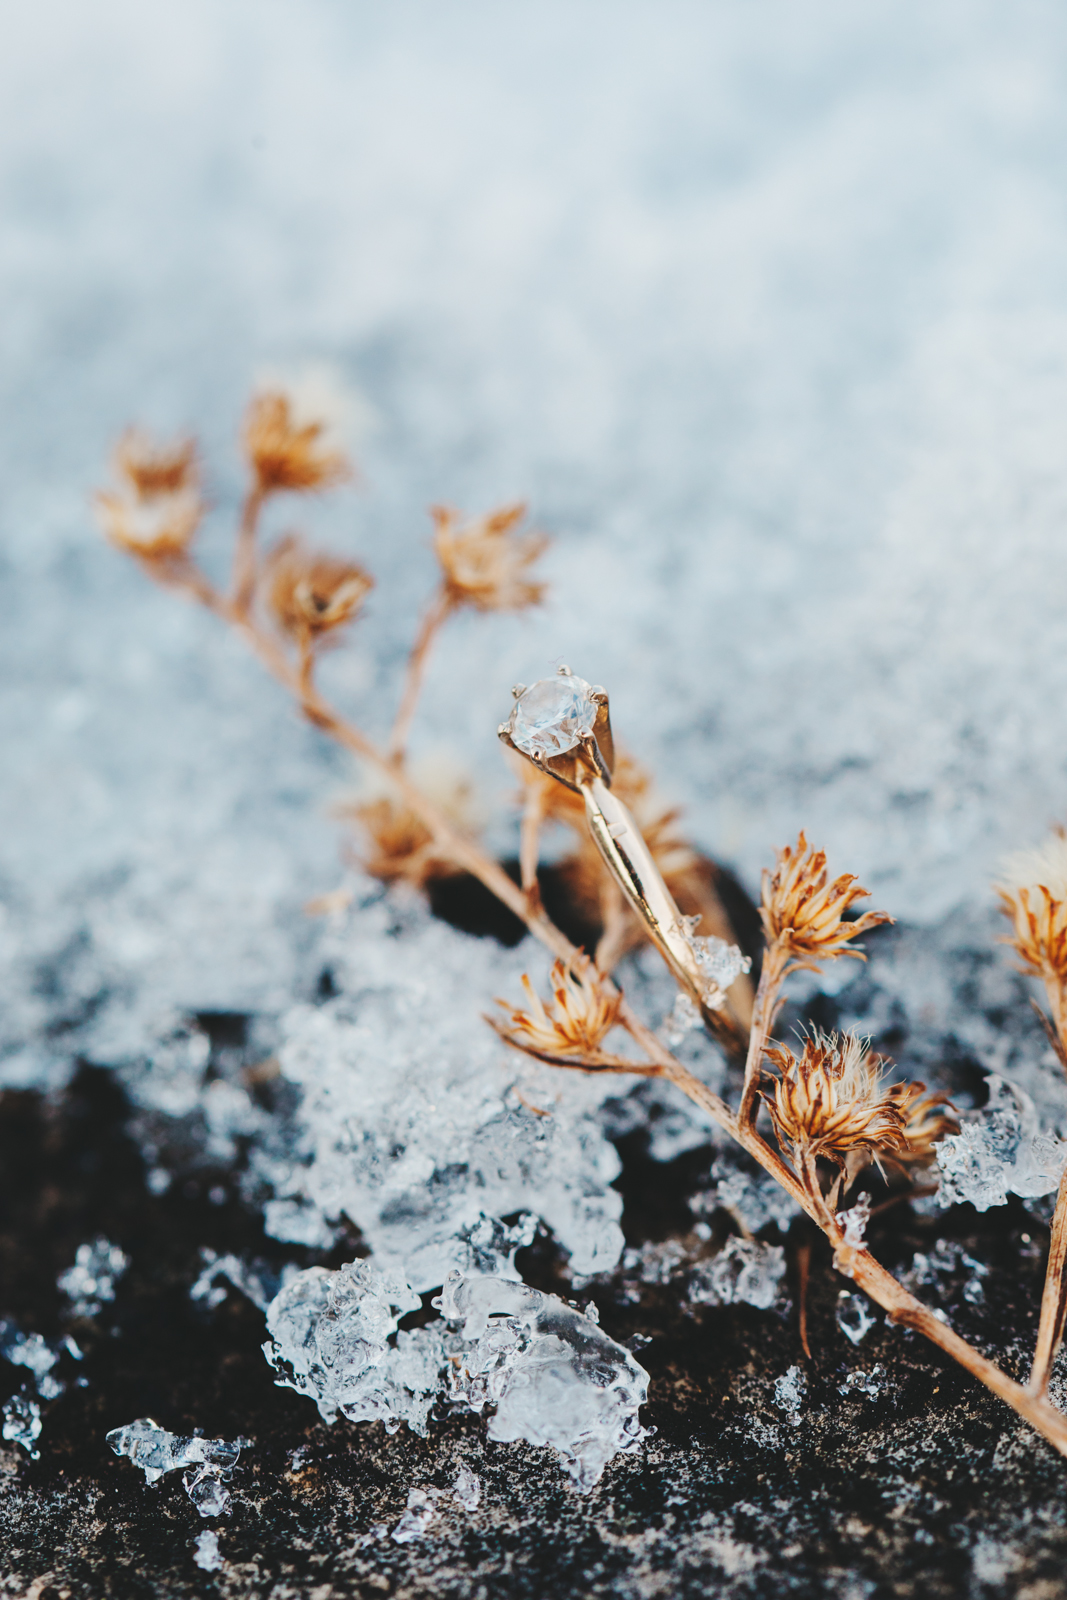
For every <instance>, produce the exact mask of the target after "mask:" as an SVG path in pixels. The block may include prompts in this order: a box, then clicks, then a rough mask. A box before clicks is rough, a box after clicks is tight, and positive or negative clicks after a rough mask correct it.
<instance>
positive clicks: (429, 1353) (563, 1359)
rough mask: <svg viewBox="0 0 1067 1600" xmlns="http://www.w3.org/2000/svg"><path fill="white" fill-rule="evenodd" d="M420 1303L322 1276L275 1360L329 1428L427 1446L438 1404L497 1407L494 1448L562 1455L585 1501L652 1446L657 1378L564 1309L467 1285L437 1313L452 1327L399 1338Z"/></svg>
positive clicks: (303, 1280) (300, 1290)
mask: <svg viewBox="0 0 1067 1600" xmlns="http://www.w3.org/2000/svg"><path fill="white" fill-rule="evenodd" d="M419 1303H420V1302H419V1297H418V1295H416V1294H415V1293H414V1291H413V1290H412V1289H411V1288H410V1287H409V1286H408V1285H407V1284H405V1283H403V1282H402V1281H401V1280H399V1279H398V1278H396V1277H393V1276H389V1275H386V1274H384V1273H382V1272H381V1271H379V1270H378V1269H377V1268H376V1267H374V1266H372V1265H371V1264H370V1263H369V1262H365V1261H358V1262H355V1263H353V1264H351V1265H349V1266H345V1267H342V1268H341V1269H340V1270H339V1271H337V1272H329V1271H327V1270H326V1269H325V1268H322V1267H311V1268H309V1269H308V1270H307V1271H306V1272H302V1273H301V1274H300V1276H299V1277H298V1278H295V1279H294V1280H293V1282H292V1283H290V1284H289V1285H288V1286H287V1287H286V1288H285V1289H283V1290H282V1291H281V1293H280V1294H279V1295H278V1297H277V1299H276V1300H275V1301H274V1302H273V1303H272V1305H271V1306H270V1309H269V1311H268V1313H267V1327H268V1329H269V1331H270V1333H271V1335H272V1338H271V1341H269V1342H268V1343H267V1344H266V1345H265V1346H264V1351H265V1353H266V1355H267V1358H268V1360H269V1361H270V1362H271V1364H272V1365H273V1366H274V1367H275V1368H276V1369H277V1370H278V1371H280V1372H281V1374H282V1376H281V1377H280V1378H279V1380H278V1381H279V1382H280V1383H283V1384H286V1385H288V1386H289V1387H291V1388H294V1389H297V1390H298V1391H299V1392H300V1393H302V1394H306V1395H308V1396H309V1398H311V1399H313V1400H315V1402H316V1403H317V1405H318V1407H319V1410H320V1412H321V1414H322V1416H323V1417H324V1418H325V1419H326V1420H327V1421H332V1420H333V1419H334V1418H335V1417H336V1416H337V1414H338V1412H341V1413H342V1414H343V1415H345V1416H346V1417H349V1418H350V1419H351V1420H353V1421H371V1420H375V1419H377V1420H380V1421H382V1422H384V1424H385V1426H386V1428H387V1429H390V1430H391V1431H392V1430H395V1429H396V1428H398V1427H399V1426H400V1424H401V1423H402V1422H403V1423H406V1424H407V1426H408V1427H409V1428H411V1429H412V1430H413V1431H415V1432H416V1433H422V1434H425V1432H426V1425H427V1419H428V1417H429V1414H430V1411H431V1410H432V1408H433V1407H434V1406H435V1405H436V1404H439V1403H440V1404H443V1405H447V1406H449V1407H451V1408H453V1409H461V1410H469V1411H475V1412H480V1411H482V1410H484V1409H485V1408H486V1407H487V1406H491V1407H493V1408H494V1412H493V1415H492V1417H491V1419H490V1422H489V1428H488V1433H489V1437H490V1438H491V1439H499V1440H514V1439H525V1440H526V1441H527V1442H528V1443H530V1444H535V1445H547V1446H549V1447H551V1448H552V1449H554V1450H555V1451H557V1452H558V1454H559V1455H560V1456H561V1458H562V1461H563V1465H564V1467H565V1469H566V1470H567V1471H568V1472H569V1473H570V1475H571V1477H572V1478H573V1479H574V1481H575V1483H576V1484H577V1486H578V1487H579V1489H581V1490H588V1489H591V1488H592V1486H593V1485H594V1484H595V1483H596V1482H597V1480H598V1479H599V1477H600V1475H601V1473H602V1472H603V1470H604V1467H605V1466H606V1464H607V1462H608V1461H610V1460H611V1458H612V1457H613V1456H614V1455H616V1454H618V1453H619V1452H620V1451H629V1450H633V1449H635V1448H636V1447H637V1445H638V1444H639V1443H640V1441H641V1439H642V1438H643V1437H644V1432H645V1430H644V1429H642V1428H641V1426H640V1423H639V1422H638V1415H637V1413H638V1409H639V1407H640V1406H641V1405H642V1404H643V1403H644V1400H645V1398H646V1395H647V1389H648V1375H647V1373H646V1372H645V1371H644V1370H643V1369H642V1368H641V1367H640V1366H638V1364H637V1362H636V1361H635V1360H634V1359H633V1357H632V1356H631V1355H630V1353H629V1351H627V1350H624V1349H623V1348H622V1346H621V1345H618V1344H616V1343H615V1342H614V1340H612V1339H610V1338H608V1336H607V1335H606V1334H605V1333H602V1332H601V1330H600V1328H599V1327H598V1326H597V1325H596V1323H595V1322H594V1321H593V1320H592V1319H591V1318H590V1317H588V1316H585V1315H583V1314H582V1313H581V1312H578V1311H575V1310H574V1309H573V1308H572V1307H571V1306H568V1305H567V1304H566V1303H565V1302H564V1301H562V1300H560V1299H558V1298H557V1297H556V1296H554V1295H546V1294H541V1293H540V1292H539V1291H538V1290H536V1289H529V1288H527V1287H526V1286H525V1285H524V1284H522V1283H519V1282H516V1281H515V1280H513V1279H508V1278H499V1277H486V1276H475V1277H464V1276H462V1275H461V1274H459V1273H455V1274H453V1275H452V1276H450V1278H449V1279H448V1281H447V1283H446V1284H445V1288H444V1290H443V1292H442V1294H441V1297H440V1299H439V1300H438V1301H436V1302H435V1304H436V1305H437V1306H438V1307H439V1309H440V1310H441V1312H442V1317H441V1319H440V1320H438V1321H435V1322H432V1323H430V1324H428V1325H427V1326H425V1327H422V1328H417V1329H415V1330H414V1331H411V1332H408V1331H406V1330H405V1331H402V1332H400V1333H399V1334H397V1333H396V1329H397V1324H398V1322H399V1320H400V1318H401V1317H402V1316H403V1315H404V1314H405V1313H406V1312H408V1311H412V1310H414V1309H415V1308H416V1307H417V1306H418V1305H419ZM394 1334H396V1338H395V1342H394V1338H393V1336H394Z"/></svg>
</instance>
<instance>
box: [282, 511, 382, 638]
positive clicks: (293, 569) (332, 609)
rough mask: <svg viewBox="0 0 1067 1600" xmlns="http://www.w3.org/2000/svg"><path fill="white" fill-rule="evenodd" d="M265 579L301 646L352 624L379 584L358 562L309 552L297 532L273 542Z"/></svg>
mask: <svg viewBox="0 0 1067 1600" xmlns="http://www.w3.org/2000/svg"><path fill="white" fill-rule="evenodd" d="M263 578H264V586H265V589H266V593H267V602H268V605H269V606H270V609H271V611H272V612H273V614H274V617H275V620H276V621H277V623H278V625H279V627H280V628H281V629H282V631H283V633H286V634H288V635H289V637H290V638H291V639H293V640H295V641H296V642H297V643H298V644H300V645H307V644H310V643H316V642H318V641H319V640H320V639H321V638H322V637H323V636H324V635H325V634H328V633H332V632H334V631H335V630H336V629H337V628H340V627H343V626H344V624H345V623H346V622H351V621H352V619H353V617H355V615H356V614H357V612H358V611H359V609H360V607H361V606H362V604H363V602H364V600H365V599H366V597H367V595H368V594H369V593H370V591H371V589H373V587H374V579H373V578H372V577H371V575H370V573H369V572H367V571H366V570H365V568H363V567H361V566H360V565H359V563H358V562H355V561H343V560H341V559H339V558H338V557H336V556H330V555H323V554H319V553H317V552H315V551H313V550H309V549H308V548H307V546H306V545H305V544H304V542H303V540H302V539H300V538H298V537H297V536H296V535H295V534H290V535H289V536H288V537H286V538H284V539H282V540H280V541H279V542H278V544H276V545H275V546H274V549H273V550H272V551H271V553H270V555H269V556H268V558H267V561H266V565H265V568H264V574H263Z"/></svg>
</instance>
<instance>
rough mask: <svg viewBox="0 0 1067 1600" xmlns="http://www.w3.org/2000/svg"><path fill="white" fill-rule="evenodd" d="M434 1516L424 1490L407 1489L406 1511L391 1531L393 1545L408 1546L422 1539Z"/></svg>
mask: <svg viewBox="0 0 1067 1600" xmlns="http://www.w3.org/2000/svg"><path fill="white" fill-rule="evenodd" d="M435 1515H436V1512H435V1510H434V1503H433V1501H432V1500H431V1499H430V1497H429V1495H428V1494H427V1493H426V1491H425V1489H409V1490H408V1504H407V1510H406V1511H405V1512H404V1515H403V1516H402V1517H401V1519H400V1521H399V1522H398V1523H397V1525H396V1527H395V1528H394V1529H393V1533H392V1539H393V1543H394V1544H410V1543H411V1542H412V1540H413V1539H421V1538H423V1536H424V1535H425V1533H426V1530H427V1529H428V1528H429V1526H430V1523H431V1522H432V1521H433V1519H434V1517H435Z"/></svg>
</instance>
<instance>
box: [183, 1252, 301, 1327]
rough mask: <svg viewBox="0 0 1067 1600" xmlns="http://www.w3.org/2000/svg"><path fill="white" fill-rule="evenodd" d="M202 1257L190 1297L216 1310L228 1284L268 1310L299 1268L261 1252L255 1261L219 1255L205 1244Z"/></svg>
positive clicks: (224, 1296) (258, 1305)
mask: <svg viewBox="0 0 1067 1600" xmlns="http://www.w3.org/2000/svg"><path fill="white" fill-rule="evenodd" d="M200 1259H201V1261H202V1262H203V1263H204V1265H203V1270H202V1271H201V1273H200V1276H199V1277H198V1278H197V1280H196V1282H195V1283H194V1284H193V1286H192V1288H191V1289H190V1290H189V1298H190V1300H196V1301H198V1302H199V1303H200V1304H201V1305H204V1306H207V1308H208V1310H209V1311H214V1310H215V1308H216V1307H217V1306H220V1305H221V1304H222V1302H223V1301H224V1300H225V1298H226V1293H227V1291H226V1287H225V1286H226V1284H230V1285H231V1287H232V1288H234V1289H237V1290H238V1291H239V1292H240V1293H241V1294H243V1295H244V1296H245V1298H246V1299H248V1300H251V1302H252V1304H253V1305H254V1306H255V1307H256V1308H257V1310H259V1311H266V1309H267V1307H268V1306H269V1305H270V1303H271V1301H272V1300H273V1299H275V1297H276V1296H277V1295H278V1293H279V1292H280V1290H282V1289H283V1288H284V1287H285V1285H286V1284H287V1283H291V1282H292V1280H293V1279H294V1278H295V1277H296V1275H297V1273H298V1272H299V1271H300V1268H299V1267H297V1266H294V1265H293V1263H292V1262H286V1264H285V1265H284V1266H283V1267H280V1268H279V1267H274V1266H272V1265H271V1263H270V1262H269V1261H264V1260H262V1259H261V1258H260V1257H259V1256H257V1257H256V1258H255V1259H254V1260H253V1261H243V1260H242V1259H241V1257H240V1256H235V1255H223V1256H220V1255H216V1254H215V1251H214V1250H211V1249H208V1248H207V1247H206V1246H205V1247H203V1248H202V1249H201V1251H200ZM220 1279H221V1280H222V1281H221V1282H220V1281H219V1280H220Z"/></svg>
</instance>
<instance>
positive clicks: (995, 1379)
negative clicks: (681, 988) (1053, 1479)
mask: <svg viewBox="0 0 1067 1600" xmlns="http://www.w3.org/2000/svg"><path fill="white" fill-rule="evenodd" d="M619 1021H620V1022H621V1023H622V1025H623V1026H624V1027H625V1028H626V1029H627V1030H628V1032H629V1033H630V1034H631V1035H632V1037H633V1038H634V1039H635V1040H636V1041H637V1043H638V1044H640V1045H641V1047H642V1048H643V1049H644V1050H645V1051H646V1053H647V1054H648V1055H649V1058H650V1059H651V1060H654V1061H657V1062H658V1063H659V1064H660V1065H661V1066H662V1068H663V1076H664V1077H665V1078H668V1079H669V1080H670V1081H671V1082H672V1083H674V1084H676V1085H677V1086H678V1088H679V1089H681V1090H682V1092H683V1093H684V1094H686V1095H688V1097H689V1099H691V1100H692V1101H694V1102H695V1104H697V1105H699V1106H702V1107H703V1109H704V1110H705V1111H707V1112H708V1114H709V1115H710V1116H711V1117H712V1118H713V1119H714V1120H715V1121H716V1122H717V1123H718V1124H719V1126H720V1127H721V1128H723V1129H725V1131H726V1132H727V1133H729V1134H731V1135H732V1136H733V1138H735V1139H736V1140H737V1142H738V1144H740V1145H741V1146H742V1148H743V1149H745V1150H747V1151H748V1153H749V1155H751V1156H753V1157H754V1158H755V1160H757V1161H758V1162H759V1164H760V1166H762V1167H763V1168H764V1170H765V1171H767V1172H769V1173H770V1174H771V1176H772V1177H773V1178H775V1179H777V1181H778V1182H779V1183H780V1184H781V1185H782V1188H783V1189H786V1190H787V1191H788V1192H789V1194H791V1195H792V1197H793V1199H794V1200H795V1201H796V1202H797V1204H798V1205H800V1206H801V1207H803V1209H804V1210H805V1211H806V1212H807V1214H808V1216H809V1217H811V1219H812V1221H813V1222H815V1223H816V1224H817V1225H818V1226H819V1227H820V1228H821V1229H822V1231H823V1233H824V1234H825V1235H826V1236H827V1238H828V1239H829V1240H830V1243H831V1244H832V1245H833V1246H834V1265H835V1266H836V1267H837V1270H838V1271H839V1272H842V1273H844V1275H845V1276H846V1277H849V1278H851V1279H852V1280H853V1281H854V1282H855V1283H856V1284H857V1285H858V1287H859V1288H861V1289H862V1290H863V1292H864V1293H865V1294H866V1295H868V1296H869V1297H870V1298H871V1299H872V1300H873V1301H874V1302H875V1303H876V1304H877V1305H880V1306H881V1307H882V1309H883V1310H884V1311H886V1312H888V1313H889V1316H890V1317H891V1319H892V1320H893V1321H894V1322H899V1323H901V1324H903V1325H904V1326H906V1327H910V1328H915V1329H916V1330H917V1332H919V1333H921V1334H923V1335H924V1336H925V1337H926V1338H927V1339H929V1340H930V1342H931V1343H932V1344H935V1345H936V1346H937V1347H938V1349H940V1350H943V1351H944V1352H945V1354H946V1355H949V1356H951V1357H952V1359H953V1360H954V1361H958V1362H959V1364H960V1366H961V1367H963V1368H965V1370H966V1371H967V1372H969V1373H971V1375H972V1376H973V1377H975V1378H977V1379H978V1380H979V1382H981V1383H984V1384H985V1386H986V1388H987V1389H991V1390H992V1392H993V1393H994V1394H995V1395H997V1396H998V1397H999V1398H1000V1399H1001V1400H1004V1401H1005V1402H1006V1403H1007V1404H1008V1405H1009V1406H1011V1408H1012V1409H1013V1410H1014V1411H1016V1412H1018V1414H1019V1415H1020V1416H1021V1417H1023V1418H1025V1420H1026V1421H1027V1422H1029V1423H1030V1425H1031V1427H1033V1428H1035V1429H1036V1430H1037V1432H1038V1433H1040V1434H1042V1435H1043V1437H1044V1438H1046V1439H1047V1440H1048V1441H1049V1443H1050V1444H1051V1445H1053V1446H1054V1447H1055V1449H1057V1450H1058V1451H1059V1452H1060V1454H1061V1455H1063V1456H1067V1417H1065V1416H1064V1415H1063V1414H1062V1413H1061V1412H1059V1411H1057V1410H1056V1408H1055V1406H1053V1405H1052V1404H1051V1403H1050V1402H1049V1401H1048V1400H1047V1399H1045V1398H1044V1397H1043V1396H1041V1395H1036V1394H1034V1393H1032V1392H1031V1390H1029V1389H1025V1388H1024V1387H1023V1385H1022V1384H1021V1383H1016V1382H1015V1380H1014V1379H1013V1378H1009V1377H1008V1375H1007V1373H1006V1372H1003V1371H1002V1370H1001V1369H1000V1367H998V1366H997V1365H996V1363H995V1362H992V1361H990V1360H989V1359H988V1358H987V1357H986V1356H983V1355H982V1354H981V1352H980V1351H978V1350H976V1349H975V1348H974V1346H973V1345H970V1344H968V1343H967V1341H966V1339H961V1338H960V1336H959V1334H957V1333H954V1332H953V1331H952V1329H951V1328H949V1327H947V1326H946V1325H945V1324H944V1323H943V1322H942V1321H941V1320H940V1318H938V1317H937V1316H935V1315H934V1313H933V1311H931V1310H930V1308H929V1307H928V1306H924V1305H923V1303H922V1301H921V1300H917V1299H916V1298H915V1296H914V1295H913V1294H910V1293H909V1292H908V1290H907V1289H905V1288H904V1285H903V1284H901V1283H898V1282H897V1280H896V1278H894V1277H893V1275H892V1273H890V1272H887V1271H886V1269H885V1268H884V1267H883V1266H880V1265H879V1263H878V1262H877V1261H875V1259H874V1257H873V1256H872V1255H871V1253H870V1251H869V1250H867V1249H866V1247H861V1248H859V1249H856V1248H853V1247H851V1246H846V1245H845V1244H844V1243H843V1240H842V1236H841V1229H840V1227H839V1226H838V1224H837V1221H836V1220H835V1218H833V1217H832V1216H831V1215H830V1213H829V1211H828V1210H827V1208H826V1204H825V1202H824V1201H817V1200H816V1198H815V1196H814V1194H813V1193H812V1192H811V1191H810V1190H809V1188H808V1186H807V1184H804V1183H802V1182H801V1181H800V1179H799V1178H798V1177H797V1175H796V1174H795V1173H794V1172H793V1171H792V1170H791V1169H790V1168H789V1167H787V1166H786V1164H785V1162H784V1161H783V1160H782V1159H781V1157H780V1156H779V1155H777V1154H776V1152H775V1151H773V1150H772V1149H771V1147H770V1146H769V1145H768V1144H767V1143H766V1141H765V1140H763V1139H762V1138H761V1137H760V1135H759V1134H758V1133H757V1132H756V1130H755V1128H754V1127H752V1126H751V1125H744V1124H742V1123H741V1121H740V1119H739V1117H736V1116H735V1115H734V1113H733V1112H732V1111H731V1110H730V1108H729V1106H727V1105H726V1103H725V1102H724V1101H723V1100H720V1098H719V1096H718V1095H716V1094H713V1093H712V1091H711V1090H710V1089H709V1088H708V1087H707V1086H706V1084H703V1083H701V1081H700V1079H699V1078H696V1077H694V1075H693V1074H692V1073H691V1072H690V1071H689V1070H688V1069H687V1068H686V1067H684V1066H683V1065H682V1063H681V1062H680V1061H678V1060H676V1059H675V1057H674V1056H672V1055H671V1053H670V1051H669V1050H667V1048H666V1046H665V1045H663V1044H662V1042H661V1041H660V1040H659V1039H658V1038H657V1037H656V1035H655V1034H654V1033H653V1032H652V1031H651V1029H650V1028H648V1027H646V1026H645V1024H644V1023H642V1022H641V1021H640V1020H639V1019H638V1018H637V1017H635V1016H634V1014H633V1012H632V1011H631V1010H630V1008H629V1006H628V1005H627V1003H626V1001H625V1000H624V1001H623V1003H622V1006H621V1007H620V1010H619ZM813 1164H814V1163H813ZM815 1182H816V1186H817V1178H816V1180H815Z"/></svg>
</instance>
